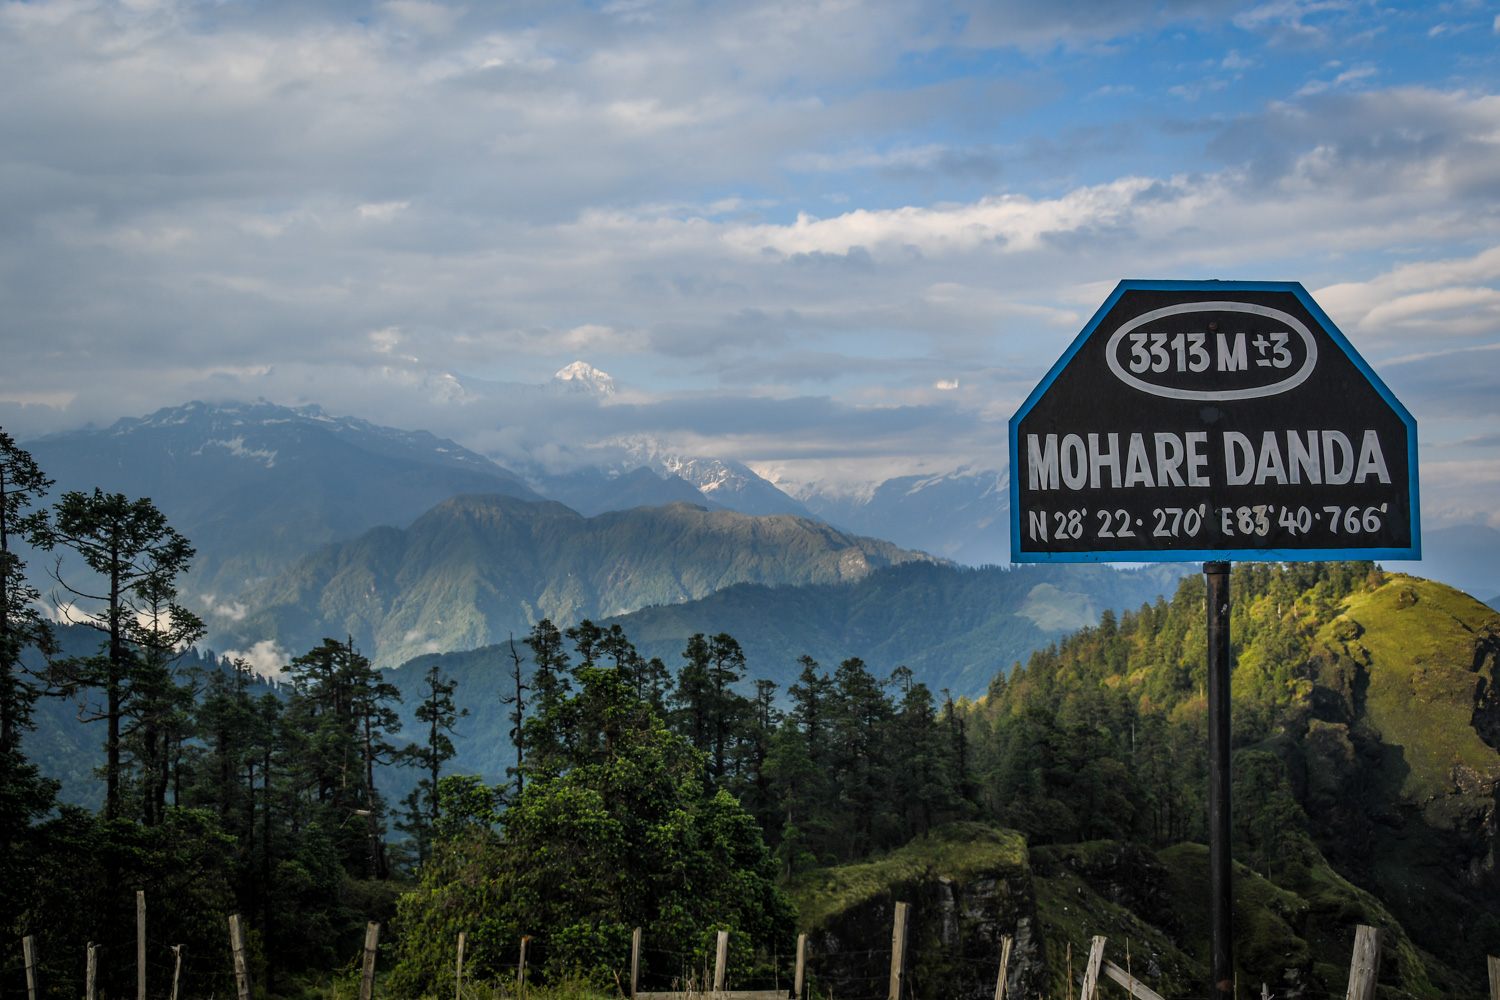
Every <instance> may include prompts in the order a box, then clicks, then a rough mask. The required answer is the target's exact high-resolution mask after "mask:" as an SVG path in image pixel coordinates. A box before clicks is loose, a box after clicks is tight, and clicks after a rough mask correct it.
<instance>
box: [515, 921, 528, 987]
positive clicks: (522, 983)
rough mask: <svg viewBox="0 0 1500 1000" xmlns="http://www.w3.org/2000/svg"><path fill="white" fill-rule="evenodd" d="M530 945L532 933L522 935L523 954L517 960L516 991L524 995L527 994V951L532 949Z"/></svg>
mask: <svg viewBox="0 0 1500 1000" xmlns="http://www.w3.org/2000/svg"><path fill="white" fill-rule="evenodd" d="M530 945H531V935H530V934H525V935H522V937H521V956H520V958H519V959H518V960H517V962H516V992H517V993H518V994H519V995H520V996H523V997H524V996H525V995H526V953H527V952H528V951H529V950H530Z"/></svg>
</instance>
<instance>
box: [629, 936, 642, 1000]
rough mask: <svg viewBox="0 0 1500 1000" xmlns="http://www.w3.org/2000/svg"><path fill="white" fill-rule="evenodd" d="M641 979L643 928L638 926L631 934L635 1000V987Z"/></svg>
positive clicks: (631, 984)
mask: <svg viewBox="0 0 1500 1000" xmlns="http://www.w3.org/2000/svg"><path fill="white" fill-rule="evenodd" d="M640 981H641V929H640V928H639V927H637V928H636V929H635V932H634V933H633V934H631V935H630V1000H635V988H636V986H638V985H639V984H640Z"/></svg>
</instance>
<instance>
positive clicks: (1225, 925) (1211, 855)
mask: <svg viewBox="0 0 1500 1000" xmlns="http://www.w3.org/2000/svg"><path fill="white" fill-rule="evenodd" d="M1203 579H1204V583H1205V584H1207V589H1208V908H1209V972H1210V975H1211V977H1212V978H1211V983H1212V988H1211V989H1210V991H1209V996H1210V997H1213V998H1214V1000H1220V998H1228V997H1230V996H1232V995H1233V990H1234V953H1233V947H1234V946H1233V938H1232V937H1231V934H1232V926H1231V919H1230V905H1231V903H1232V902H1233V898H1234V896H1233V887H1232V885H1231V883H1230V877H1231V871H1230V865H1229V834H1230V830H1229V804H1230V798H1229V563H1227V562H1207V563H1204V564H1203Z"/></svg>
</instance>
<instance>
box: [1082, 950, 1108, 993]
mask: <svg viewBox="0 0 1500 1000" xmlns="http://www.w3.org/2000/svg"><path fill="white" fill-rule="evenodd" d="M1104 942H1105V939H1104V938H1102V937H1099V936H1098V935H1097V934H1096V935H1095V936H1094V940H1093V941H1091V942H1089V964H1088V965H1087V966H1085V967H1084V970H1083V988H1082V989H1081V990H1079V991H1078V1000H1094V996H1095V994H1096V993H1097V992H1098V990H1099V964H1100V963H1101V962H1103V961H1104Z"/></svg>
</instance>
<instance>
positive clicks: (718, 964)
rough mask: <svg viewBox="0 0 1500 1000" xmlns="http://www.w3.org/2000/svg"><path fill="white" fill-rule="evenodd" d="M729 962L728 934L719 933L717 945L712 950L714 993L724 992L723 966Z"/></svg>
mask: <svg viewBox="0 0 1500 1000" xmlns="http://www.w3.org/2000/svg"><path fill="white" fill-rule="evenodd" d="M728 961H729V932H728V931H720V932H719V945H718V947H717V948H716V949H714V992H715V993H723V992H724V965H725V963H727V962H728Z"/></svg>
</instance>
